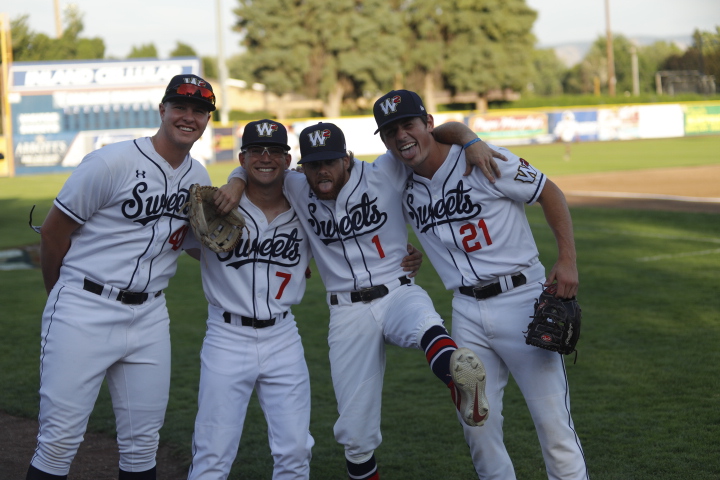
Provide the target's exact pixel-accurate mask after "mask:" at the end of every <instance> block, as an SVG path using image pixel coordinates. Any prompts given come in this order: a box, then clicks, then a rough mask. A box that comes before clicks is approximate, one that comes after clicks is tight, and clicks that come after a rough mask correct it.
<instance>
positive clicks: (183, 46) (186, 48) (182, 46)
mask: <svg viewBox="0 0 720 480" xmlns="http://www.w3.org/2000/svg"><path fill="white" fill-rule="evenodd" d="M170 57H171V58H172V57H197V53H196V52H195V49H194V48H192V47H191V46H190V45H188V44H187V43H182V42H179V41H178V42H177V43H176V44H175V48H174V49H173V51H172V52H170Z"/></svg>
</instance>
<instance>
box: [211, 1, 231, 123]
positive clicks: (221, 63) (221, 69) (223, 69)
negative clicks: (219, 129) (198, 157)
mask: <svg viewBox="0 0 720 480" xmlns="http://www.w3.org/2000/svg"><path fill="white" fill-rule="evenodd" d="M221 3H222V2H221V0H215V10H216V12H215V13H216V21H217V26H216V29H217V50H218V52H217V67H218V76H219V77H220V78H219V80H220V95H221V97H222V105H220V123H222V124H223V125H227V124H228V123H229V122H230V99H229V98H228V90H227V77H228V73H227V65H226V64H225V50H224V48H223V34H222V31H223V27H222V8H221V5H220V4H221Z"/></svg>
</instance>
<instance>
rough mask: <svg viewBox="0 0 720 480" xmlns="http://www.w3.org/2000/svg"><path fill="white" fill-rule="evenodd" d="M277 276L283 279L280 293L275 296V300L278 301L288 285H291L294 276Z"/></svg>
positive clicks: (285, 274)
mask: <svg viewBox="0 0 720 480" xmlns="http://www.w3.org/2000/svg"><path fill="white" fill-rule="evenodd" d="M275 276H276V277H280V278H282V279H283V281H282V283H281V284H280V288H279V289H278V293H277V295H275V300H277V299H279V298H280V297H282V294H283V292H284V291H285V287H287V284H288V283H290V279H291V278H292V274H291V273H285V272H275Z"/></svg>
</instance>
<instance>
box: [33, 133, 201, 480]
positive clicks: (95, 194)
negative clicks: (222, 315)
mask: <svg viewBox="0 0 720 480" xmlns="http://www.w3.org/2000/svg"><path fill="white" fill-rule="evenodd" d="M194 183H200V184H203V185H207V184H209V183H210V178H209V176H208V174H207V171H206V170H205V168H204V167H203V166H202V165H200V164H199V163H198V162H197V161H195V160H194V159H192V158H191V157H190V156H189V155H188V156H186V157H185V159H184V161H183V163H182V164H181V165H180V167H178V168H177V169H173V168H172V167H171V166H170V165H169V164H168V163H167V162H166V161H165V160H164V159H163V158H162V157H160V156H159V155H158V154H157V152H155V149H154V148H153V146H152V142H151V141H150V139H149V138H140V139H137V140H134V141H127V142H121V143H117V144H112V145H108V146H106V147H103V148H101V149H100V150H97V151H95V152H93V153H90V154H89V155H87V156H86V157H85V158H84V159H83V161H82V162H81V163H80V165H79V166H78V167H77V169H76V170H75V171H74V172H73V173H72V174H71V175H70V177H69V178H68V180H67V182H66V183H65V185H64V186H63V188H62V189H61V191H60V193H59V194H58V196H57V198H56V200H55V205H56V206H57V208H59V209H60V210H61V211H62V212H64V213H65V214H67V215H68V216H70V218H72V219H73V220H75V221H76V222H78V223H80V224H81V226H80V227H79V228H78V229H77V230H75V232H74V233H73V234H72V237H71V245H70V249H69V250H68V252H67V254H66V255H65V257H64V259H63V263H62V266H61V268H60V278H59V280H58V282H57V283H56V284H55V286H54V287H53V289H52V291H51V292H50V294H49V297H48V301H47V304H46V306H45V311H44V313H43V321H42V347H41V357H40V359H41V360H40V361H41V365H40V375H41V377H40V416H39V423H40V433H39V434H38V446H37V449H36V451H35V455H34V456H33V459H32V461H31V464H32V465H33V466H35V467H36V468H38V469H40V470H42V471H43V472H47V473H50V474H53V475H67V473H68V471H69V469H70V464H71V462H72V460H73V458H74V457H75V453H76V452H77V449H78V447H79V445H80V443H81V442H82V439H83V434H84V433H85V429H86V427H87V419H88V418H89V416H90V412H91V411H92V409H93V406H94V404H95V401H96V399H97V395H98V392H99V391H100V387H101V385H102V382H103V379H104V378H105V379H106V380H107V382H108V385H109V387H110V395H111V397H112V400H113V405H115V407H116V408H115V416H116V424H117V431H118V434H117V440H118V447H119V452H120V462H119V463H120V468H121V469H123V470H125V471H140V472H141V471H145V470H149V469H151V468H152V467H153V466H155V453H156V451H157V447H158V442H159V430H160V427H162V425H163V421H164V417H165V409H166V407H167V401H168V394H169V389H170V329H169V326H170V319H169V316H168V311H167V307H166V305H165V297H164V296H163V295H161V294H160V290H162V289H164V288H165V287H167V285H168V279H169V278H170V277H171V276H172V275H173V274H174V273H175V269H176V260H177V256H178V255H179V254H180V253H181V252H182V250H181V246H182V241H183V238H184V236H185V235H186V233H187V231H188V220H187V210H186V209H183V208H182V207H183V205H184V204H185V203H186V202H187V198H188V189H189V188H190V186H191V185H192V184H194ZM86 277H87V279H89V280H90V282H93V283H95V284H100V285H95V286H97V287H100V289H101V291H100V292H98V291H95V290H91V289H87V288H86V284H85V279H86ZM116 290H128V291H130V292H134V293H137V292H145V293H150V294H151V295H148V296H147V299H146V300H145V301H142V302H140V303H139V304H134V303H132V304H126V303H122V302H121V301H119V300H117V293H119V292H117V291H116ZM153 292H156V294H155V295H152V293H153Z"/></svg>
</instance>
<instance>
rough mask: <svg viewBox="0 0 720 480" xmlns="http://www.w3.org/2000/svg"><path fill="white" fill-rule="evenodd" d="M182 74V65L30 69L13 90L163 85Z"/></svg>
mask: <svg viewBox="0 0 720 480" xmlns="http://www.w3.org/2000/svg"><path fill="white" fill-rule="evenodd" d="M182 73H183V65H182V64H171V65H160V66H157V65H142V66H129V67H128V66H107V67H99V68H90V67H87V68H55V69H52V68H49V69H45V70H43V69H39V68H38V69H29V70H27V71H26V72H25V81H24V83H21V84H19V85H16V86H15V87H16V89H22V88H38V87H83V86H100V85H147V84H158V85H164V84H166V83H167V82H168V81H170V79H171V78H172V77H174V76H175V75H179V74H182Z"/></svg>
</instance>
